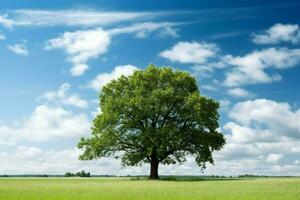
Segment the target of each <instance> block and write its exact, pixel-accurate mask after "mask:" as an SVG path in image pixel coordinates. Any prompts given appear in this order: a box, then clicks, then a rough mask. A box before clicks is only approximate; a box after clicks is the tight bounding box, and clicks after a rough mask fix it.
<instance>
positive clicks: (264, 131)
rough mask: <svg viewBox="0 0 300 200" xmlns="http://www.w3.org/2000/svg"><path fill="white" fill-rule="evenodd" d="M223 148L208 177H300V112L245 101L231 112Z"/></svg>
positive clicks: (260, 101)
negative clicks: (255, 175)
mask: <svg viewBox="0 0 300 200" xmlns="http://www.w3.org/2000/svg"><path fill="white" fill-rule="evenodd" d="M229 117H230V119H231V120H232V121H231V122H228V123H227V124H225V125H224V127H223V129H224V130H223V131H224V133H225V137H226V145H225V146H224V148H223V149H222V150H221V151H219V152H216V153H214V158H215V166H209V167H208V169H207V173H218V172H222V169H223V170H225V169H228V170H226V173H227V174H246V173H247V174H265V175H299V174H300V170H299V166H297V163H295V160H297V158H298V156H299V152H300V148H299V146H300V140H299V138H300V126H299V124H300V121H299V120H300V109H298V110H295V109H294V110H293V109H292V108H291V106H290V105H289V104H287V103H284V102H275V101H271V100H266V99H256V100H251V101H244V102H241V103H238V104H236V105H235V106H233V108H232V109H231V111H230V112H229Z"/></svg>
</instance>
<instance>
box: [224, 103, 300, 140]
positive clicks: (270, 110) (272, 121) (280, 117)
mask: <svg viewBox="0 0 300 200" xmlns="http://www.w3.org/2000/svg"><path fill="white" fill-rule="evenodd" d="M245 113H247V114H245ZM229 116H230V117H231V118H232V119H234V120H235V121H236V122H238V123H240V124H241V125H242V126H245V127H249V128H251V129H257V130H265V131H269V132H270V133H272V135H273V136H274V138H272V139H275V138H277V137H279V136H280V137H288V138H298V139H299V138H300V110H296V111H293V110H292V108H291V106H290V105H289V104H287V103H278V102H275V101H272V100H267V99H255V100H253V101H251V100H249V101H245V102H241V103H238V104H236V105H235V106H234V107H233V109H232V111H231V112H230V113H229Z"/></svg>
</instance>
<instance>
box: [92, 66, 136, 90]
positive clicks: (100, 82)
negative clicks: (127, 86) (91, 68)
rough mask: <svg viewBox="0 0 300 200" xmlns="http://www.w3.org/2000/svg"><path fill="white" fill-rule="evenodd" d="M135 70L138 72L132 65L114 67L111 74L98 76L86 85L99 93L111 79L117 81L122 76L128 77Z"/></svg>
mask: <svg viewBox="0 0 300 200" xmlns="http://www.w3.org/2000/svg"><path fill="white" fill-rule="evenodd" d="M135 70H138V68H137V67H135V66H133V65H120V66H116V67H115V68H114V70H113V71H112V72H111V73H103V74H98V75H97V77H96V78H95V79H94V80H92V81H91V82H90V83H89V84H88V86H89V87H90V88H93V89H94V90H97V91H99V90H101V88H102V87H103V86H104V85H106V84H107V83H109V82H110V81H112V80H113V79H117V78H119V77H121V76H122V75H124V76H129V75H131V74H133V72H134V71H135Z"/></svg>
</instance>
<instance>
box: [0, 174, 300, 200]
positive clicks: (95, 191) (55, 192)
mask: <svg viewBox="0 0 300 200" xmlns="http://www.w3.org/2000/svg"><path fill="white" fill-rule="evenodd" d="M2 199H3V200H12V199H16V200H23V199H24V200H25V199H26V200H37V199H39V200H66V199H70V200H79V199H82V200H83V199H84V200H90V199H92V200H94V199H95V200H96V199H99V200H125V199H126V200H149V199H153V200H154V199H155V200H160V199H161V200H177V199H178V200H179V199H180V200H183V199H184V200H189V199H190V200H197V199H201V200H213V199H215V200H229V199H230V200H235V199H236V200H249V199H251V200H260V199H262V200H269V199H270V200H271V199H272V200H279V199H286V200H296V199H300V178H256V179H255V178H253V179H232V180H212V179H209V180H198V181H196V180H194V181H185V180H180V181H172V180H170V181H146V180H130V179H127V178H88V179H85V178H81V179H80V178H18V179H17V178H2V179H0V200H2Z"/></svg>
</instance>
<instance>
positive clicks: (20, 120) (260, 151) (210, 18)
mask: <svg viewBox="0 0 300 200" xmlns="http://www.w3.org/2000/svg"><path fill="white" fill-rule="evenodd" d="M299 9H300V2H298V1H288V0H282V1H279V0H272V1H268V0H266V1H259V0H252V1H245V0H239V1H222V0H219V1H212V0H203V1H196V0H194V1H192V0H185V1H179V0H174V1H150V0H149V1H138V0H123V1H117V0H109V1H99V0H98V1H96V0H87V1H74V0H72V1H71V0H60V1H58V0H53V1H40V0H39V1H38V0H33V1H30V2H29V1H14V0H2V1H1V8H0V174H64V173H65V172H67V171H71V172H76V171H79V170H86V171H90V172H91V173H92V174H112V175H127V174H130V175H139V174H148V171H149V166H148V165H142V166H137V167H126V168H122V167H121V165H120V161H119V160H115V159H113V158H103V159H100V160H95V161H79V160H78V155H79V154H80V151H79V150H78V149H77V148H76V145H77V143H78V141H79V138H80V137H82V136H85V137H88V136H89V135H90V127H91V123H92V120H93V119H94V118H95V116H96V115H97V114H98V113H100V112H101V111H100V110H99V100H98V97H99V94H100V93H101V88H102V86H103V85H105V84H107V83H108V82H109V81H111V80H113V79H116V78H118V77H120V76H121V75H125V76H129V75H131V74H132V73H133V72H134V71H135V70H139V69H145V67H147V65H149V64H150V63H153V64H155V65H157V66H170V67H172V68H173V69H174V70H183V71H187V72H189V73H190V74H191V75H193V76H194V77H195V78H196V79H197V82H198V84H199V90H200V92H201V94H202V95H204V96H207V97H210V98H213V99H215V100H217V101H218V102H219V103H220V109H219V113H220V130H221V131H222V133H223V134H224V135H225V137H226V142H227V144H226V145H225V147H224V148H223V149H222V150H221V151H219V152H214V154H213V155H214V159H215V164H214V165H208V167H207V169H205V170H204V171H201V170H200V168H199V167H197V165H196V164H195V162H194V160H193V158H191V157H188V158H187V162H186V163H184V164H183V165H170V166H160V168H159V170H160V174H181V175H187V174H188V175H202V174H204V175H212V174H219V175H239V174H259V175H262V174H263V175H298V176H299V175H300V102H299V99H300V80H299V75H300V27H299V23H300V21H299V19H300V14H299Z"/></svg>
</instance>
